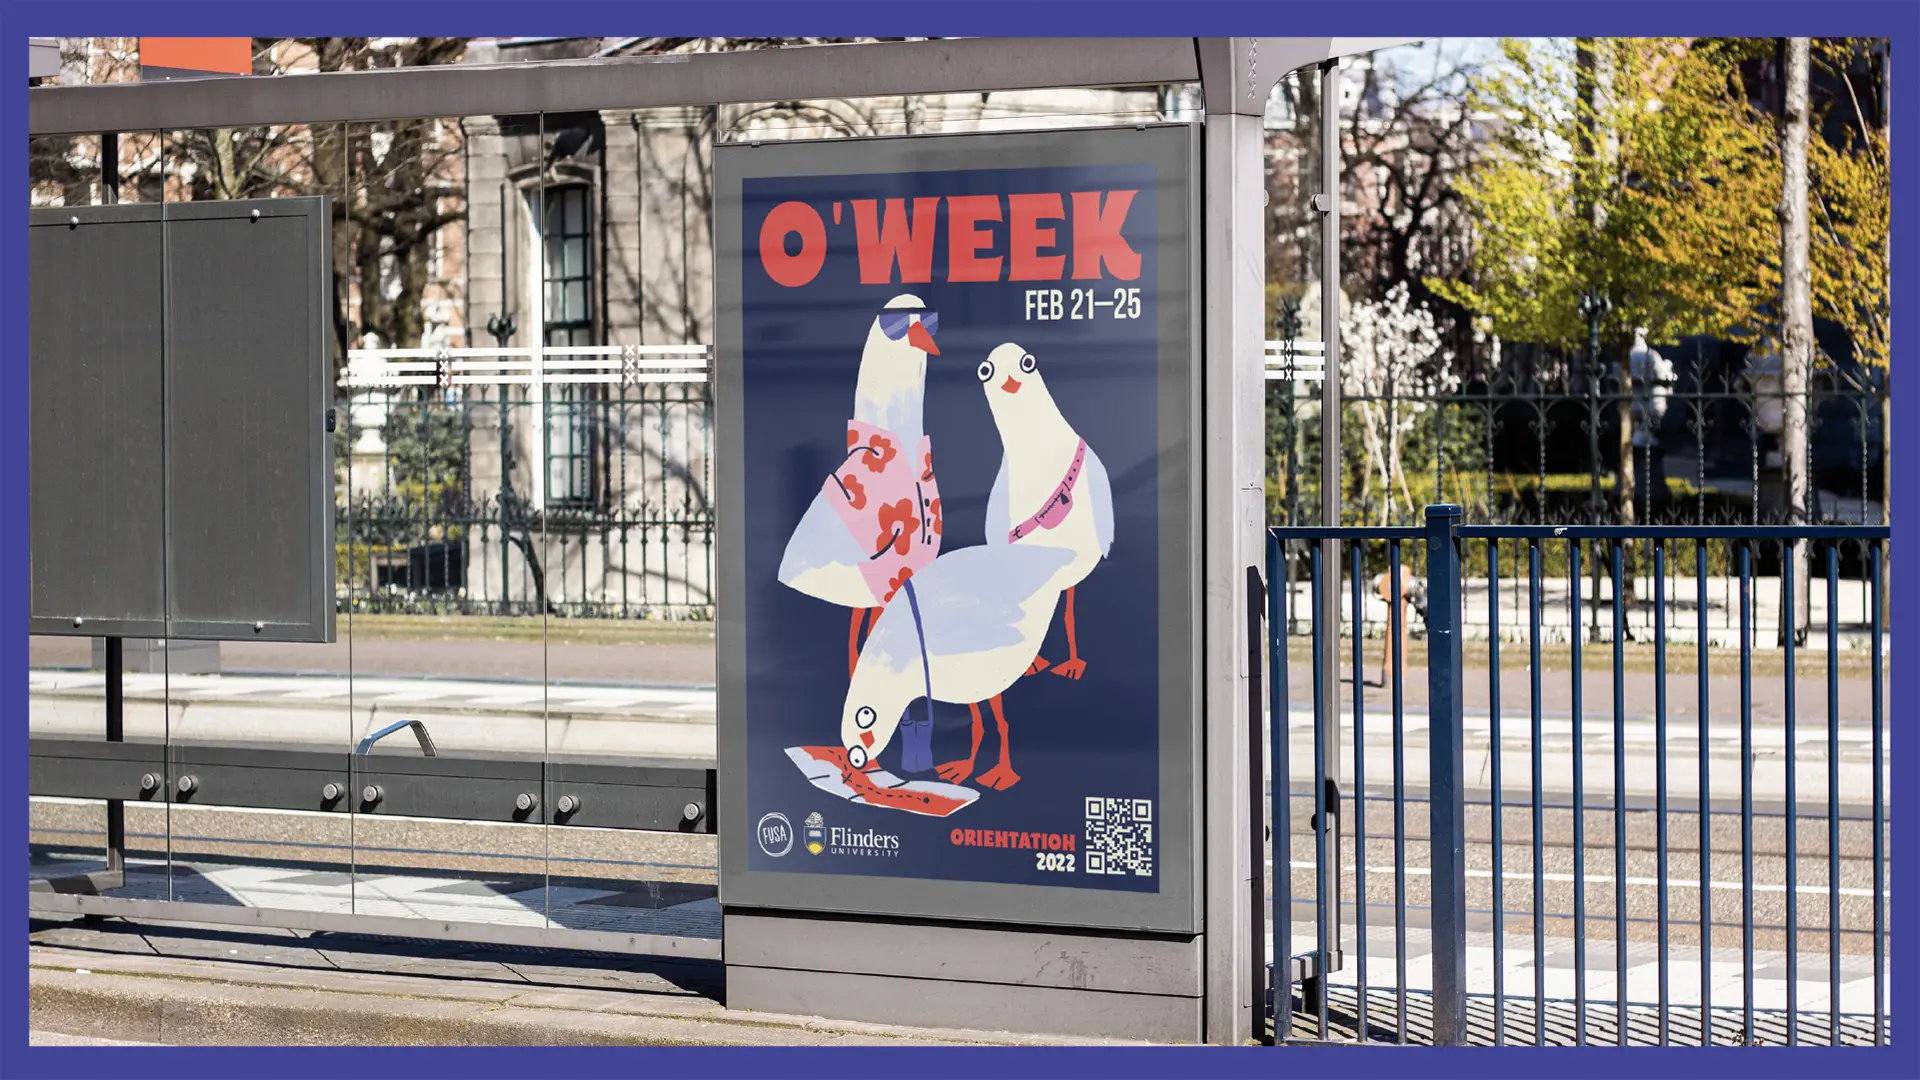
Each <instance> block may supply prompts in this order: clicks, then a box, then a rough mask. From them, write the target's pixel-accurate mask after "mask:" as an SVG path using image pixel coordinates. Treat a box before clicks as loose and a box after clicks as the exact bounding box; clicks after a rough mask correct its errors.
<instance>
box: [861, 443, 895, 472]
mask: <svg viewBox="0 0 1920 1080" xmlns="http://www.w3.org/2000/svg"><path fill="white" fill-rule="evenodd" d="M867 448H868V451H867V453H865V454H863V455H861V458H862V460H864V461H865V462H866V463H867V471H868V472H876V473H877V472H884V471H886V468H887V462H889V461H892V460H893V459H894V456H895V455H896V454H897V453H898V452H899V451H897V450H895V449H894V447H893V440H892V439H889V438H887V437H886V436H885V435H875V436H873V437H872V438H870V439H868V440H867Z"/></svg>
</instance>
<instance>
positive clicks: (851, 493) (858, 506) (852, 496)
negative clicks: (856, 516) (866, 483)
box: [840, 473, 867, 510]
mask: <svg viewBox="0 0 1920 1080" xmlns="http://www.w3.org/2000/svg"><path fill="white" fill-rule="evenodd" d="M840 490H842V491H844V492H846V493H847V505H848V506H851V507H853V508H854V509H855V510H865V509H866V508H867V489H866V488H865V487H862V486H861V484H860V478H859V477H857V476H855V475H853V474H852V473H848V474H847V475H845V476H842V477H840Z"/></svg>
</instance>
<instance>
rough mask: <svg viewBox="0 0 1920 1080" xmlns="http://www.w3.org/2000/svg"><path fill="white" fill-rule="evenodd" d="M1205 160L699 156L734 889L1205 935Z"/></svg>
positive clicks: (1028, 141) (758, 149)
mask: <svg viewBox="0 0 1920 1080" xmlns="http://www.w3.org/2000/svg"><path fill="white" fill-rule="evenodd" d="M1191 148H1192V139H1191V133H1190V131H1189V129H1187V128H1185V127H1155V128H1150V129H1138V130H1136V129H1125V130H1120V131H1097V132H1086V131H1082V132H1054V133H1046V134H1044V135H1020V136H1001V135H991V136H982V135H971V136H939V137H920V138H903V139H885V140H861V141H838V142H835V143H804V144H781V145H761V146H752V147H722V148H721V149H720V151H719V152H718V154H717V159H718V165H719V170H720V172H721V175H722V177H723V185H722V199H721V201H720V202H719V213H720V215H721V217H722V223H721V226H720V228H719V229H718V230H717V231H718V234H719V243H720V245H721V253H722V256H723V258H722V261H721V269H720V279H721V280H720V288H721V292H722V302H721V305H722V323H723V329H722V334H721V343H720V354H721V357H720V360H719V368H720V370H719V374H718V383H719V385H718V386H717V388H716V389H717V400H718V402H719V404H720V407H721V408H720V417H721V421H720V422H721V424H722V426H723V428H726V429H728V430H723V431H722V432H721V436H722V443H721V445H722V447H723V450H722V456H723V459H724V458H726V457H728V456H729V455H728V453H727V451H728V450H733V449H735V448H737V451H736V452H735V453H734V454H733V455H731V456H732V457H733V458H734V459H735V461H734V462H733V464H736V465H737V466H738V467H737V468H727V469H725V470H724V471H723V474H722V481H723V483H724V484H728V485H729V490H727V491H725V492H724V493H723V498H724V499H725V500H726V501H725V502H724V503H723V509H726V510H729V511H730V512H728V513H726V516H725V517H724V519H723V522H722V531H723V534H724V535H725V536H726V537H727V538H728V540H727V541H726V542H725V545H724V550H723V552H722V559H723V562H724V563H725V564H726V565H725V567H724V570H725V571H726V574H725V576H723V578H722V581H723V587H724V589H725V591H724V592H723V593H722V595H721V596H720V597H719V604H720V609H721V613H722V614H721V618H722V621H723V626H722V632H721V634H720V649H721V656H720V660H719V665H720V672H721V682H722V691H721V724H722V728H723V730H722V742H723V749H722V756H723V761H722V766H721V770H722V771H721V776H722V779H721V784H722V787H723V789H725V790H724V794H723V807H724V808H725V815H724V820H723V822H722V825H721V828H722V835H723V840H722V845H723V863H725V864H726V866H725V867H723V872H724V871H725V870H728V869H730V870H732V871H734V872H735V874H736V875H737V877H738V881H736V882H734V883H733V885H734V887H733V888H732V889H731V890H729V888H728V886H729V882H728V881H726V880H723V886H722V888H723V896H722V898H723V901H724V902H727V903H734V902H735V901H736V900H737V899H738V898H739V897H740V896H741V895H747V896H749V897H765V898H766V900H765V901H764V902H767V903H770V904H775V905H778V904H782V903H785V904H789V905H791V906H795V907H811V906H820V907H827V908H831V909H839V910H849V911H861V910H872V911H902V912H909V913H912V912H914V909H930V910H922V911H918V912H917V913H924V914H947V915H955V916H957V917H963V918H966V917H973V918H990V917H996V916H997V917H1007V916H1008V913H1009V912H1011V911H1012V910H1013V907H1012V906H1006V905H1005V904H1004V902H1005V901H1008V900H1011V899H1013V898H1015V897H1017V896H1021V895H1024V896H1026V897H1028V898H1029V899H1032V898H1035V897H1037V896H1038V895H1040V894H1053V895H1056V896H1058V897H1061V898H1062V899H1056V900H1055V901H1053V902H1052V903H1051V904H1043V905H1041V907H1043V908H1044V907H1049V906H1051V907H1054V908H1056V909H1057V910H1059V911H1060V912H1062V913H1063V915H1062V916H1056V918H1058V917H1063V916H1064V917H1071V916H1065V913H1067V912H1070V911H1072V910H1073V909H1074V908H1075V907H1076V906H1078V907H1079V908H1080V909H1081V911H1082V912H1085V913H1087V915H1090V917H1092V918H1093V919H1095V920H1100V919H1102V918H1103V915H1102V913H1103V912H1104V913H1105V914H1104V918H1105V919H1106V920H1108V921H1117V922H1120V923H1140V924H1144V923H1147V922H1153V921H1160V922H1165V923H1168V924H1169V925H1181V924H1184V922H1186V921H1189V920H1190V917H1191V916H1190V914H1188V913H1187V912H1186V911H1185V910H1184V909H1183V908H1182V905H1183V904H1184V905H1185V909H1190V908H1191V894H1192V891H1193V888H1192V878H1193V869H1192V865H1191V864H1192V847H1193V830H1194V818H1195V814H1194V810H1193V805H1192V804H1193V801H1194V800H1193V791H1194V790H1195V789H1194V783H1193V777H1192V771H1193V768H1194V761H1193V747H1194V743H1195V736H1194V728H1195V724H1196V710H1194V709H1193V708H1192V707H1191V704H1190V701H1191V694H1192V691H1191V685H1192V680H1191V675H1190V668H1188V667H1184V666H1183V665H1184V664H1186V663H1188V662H1189V660H1190V657H1191V634H1192V628H1191V622H1192V611H1191V608H1192V606H1193V604H1194V597H1193V595H1192V590H1191V586H1190V581H1191V577H1192V561H1193V557H1194V556H1193V550H1192V544H1191V542H1190V539H1189V537H1190V536H1191V533H1192V531H1193V529H1194V527H1195V525H1196V522H1197V519H1196V518H1195V517H1193V516H1192V515H1191V514H1188V513H1186V511H1185V510H1184V509H1183V508H1184V507H1186V506H1188V505H1190V503H1191V500H1192V494H1193V493H1192V491H1191V486H1192V485H1191V481H1190V479H1189V475H1190V473H1191V462H1190V461H1189V460H1188V458H1189V449H1190V447H1189V442H1190V431H1189V428H1190V415H1191V412H1192V404H1193V394H1192V391H1191V388H1190V387H1189V386H1188V385H1187V383H1188V381H1189V380H1190V378H1191V372H1192V370H1193V355H1192V353H1193V341H1194V333H1193V318H1192V312H1191V307H1192V296H1191V291H1192V285H1191V281H1192V275H1193V266H1194V259H1193V254H1192V252H1191V250H1190V248H1191V236H1192V230H1191V228H1190V224H1191V188H1190V183H1191V175H1190V174H1191V168H1190V162H1191ZM736 575H737V577H736ZM1183 575H1185V577H1184V578H1183ZM1183 581H1186V582H1188V583H1189V584H1188V585H1187V586H1186V587H1184V588H1183V587H1181V584H1182V582H1183ZM1170 800H1171V802H1172V805H1169V803H1170ZM749 883H750V884H749ZM743 885H744V886H745V887H744V888H743V887H742V886H743ZM1075 896H1078V897H1083V898H1085V897H1090V896H1091V897H1099V898H1106V902H1104V903H1102V902H1099V901H1098V900H1095V901H1092V902H1091V907H1088V906H1087V904H1088V901H1086V900H1084V899H1083V900H1075V899H1073V898H1074V897H1075ZM969 897H972V898H975V899H977V900H979V901H981V902H986V907H985V908H982V907H980V906H978V905H976V906H974V907H973V908H972V909H971V910H969V909H968V905H967V902H966V900H967V898H969ZM1114 898H1118V899H1117V900H1116V899H1114ZM1128 898H1132V899H1131V901H1129V899H1128ZM995 899H998V900H1000V901H1002V905H1001V906H1004V907H1005V910H1002V911H998V912H996V911H993V910H990V909H991V908H993V907H995V906H996V905H994V904H992V903H990V901H992V900H995ZM929 901H931V902H930V903H929ZM1035 910H1039V909H1037V908H1034V907H1033V906H1032V905H1031V904H1029V905H1026V906H1024V907H1021V908H1020V911H1022V912H1032V911H1035ZM1183 916H1184V917H1183ZM1082 917H1086V916H1082Z"/></svg>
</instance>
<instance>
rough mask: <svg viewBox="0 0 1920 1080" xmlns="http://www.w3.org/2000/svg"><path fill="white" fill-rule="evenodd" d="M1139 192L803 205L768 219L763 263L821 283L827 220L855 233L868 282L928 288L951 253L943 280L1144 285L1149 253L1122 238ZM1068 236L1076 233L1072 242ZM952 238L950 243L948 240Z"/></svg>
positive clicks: (795, 278) (778, 210)
mask: <svg viewBox="0 0 1920 1080" xmlns="http://www.w3.org/2000/svg"><path fill="white" fill-rule="evenodd" d="M1136 194H1138V192H1137V191H1134V190H1119V191H1070V192H1058V191H1047V192H1029V193H1023V194H1011V195H1005V196H1001V195H947V196H943V197H933V198H920V199H913V200H907V199H885V200H880V199H850V200H845V201H838V202H834V203H832V204H831V207H830V209H829V210H828V214H827V216H823V215H822V213H821V210H820V208H819V207H816V206H814V205H813V204H811V203H807V202H801V201H799V200H790V201H788V202H783V203H781V204H780V205H778V206H775V207H774V208H773V209H772V210H769V211H768V212H767V216H766V217H765V218H764V219H762V221H761V222H760V264H761V266H762V267H763V268H764V269H765V270H766V272H767V276H768V277H770V278H772V279H773V280H774V281H775V282H777V283H778V284H781V285H785V286H787V287H788V288H799V287H800V286H803V285H806V284H808V283H809V282H811V281H812V280H813V279H814V278H815V277H816V276H817V275H818V274H819V273H820V268H821V267H822V266H824V265H825V264H826V260H827V248H828V246H829V244H830V243H831V242H832V241H830V239H829V237H828V234H827V219H828V216H830V217H831V218H832V221H833V224H834V225H835V226H836V227H837V228H838V229H839V231H840V233H841V235H844V234H845V230H846V229H847V228H848V227H851V229H852V236H851V239H852V240H853V242H854V244H855V246H856V249H857V251H858V253H859V259H860V283H861V284H862V285H893V284H913V283H925V282H930V281H932V280H933V272H934V260H935V259H936V258H938V257H940V256H942V255H944V256H945V259H946V264H945V267H944V269H945V271H946V273H945V275H944V277H943V279H942V280H945V281H948V282H956V281H1062V280H1065V279H1066V278H1068V277H1069V276H1071V278H1072V279H1073V280H1075V281H1101V280H1105V279H1107V278H1109V277H1111V278H1114V279H1117V280H1120V281H1136V280H1138V279H1139V277H1140V253H1139V252H1137V251H1135V250H1134V249H1133V247H1132V245H1130V244H1128V243H1127V240H1126V237H1125V236H1122V235H1121V230H1122V228H1123V227H1124V226H1125V225H1126V221H1127V212H1128V211H1129V210H1130V209H1132V207H1133V197H1134V195H1136ZM1062 232H1065V233H1067V234H1068V235H1067V236H1065V237H1063V236H1061V235H1060V234H1061V233H1062ZM941 234H944V237H945V240H946V242H945V243H944V244H941V243H938V240H939V239H940V235H941Z"/></svg>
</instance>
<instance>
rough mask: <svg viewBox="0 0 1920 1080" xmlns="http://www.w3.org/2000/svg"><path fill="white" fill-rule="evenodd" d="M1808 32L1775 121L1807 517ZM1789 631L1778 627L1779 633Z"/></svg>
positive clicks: (1789, 424)
mask: <svg viewBox="0 0 1920 1080" xmlns="http://www.w3.org/2000/svg"><path fill="white" fill-rule="evenodd" d="M1810 44H1811V42H1810V39H1808V38H1788V39H1787V40H1786V43H1785V45H1786V47H1785V58H1786V63H1785V68H1784V70H1783V72H1782V75H1783V83H1782V87H1781V89H1782V94H1781V109H1780V112H1781V118H1780V119H1781V122H1780V162H1781V183H1780V207H1779V211H1778V213H1779V217H1780V315H1781V325H1780V374H1781V392H1782V394H1783V396H1784V400H1783V401H1782V402H1781V405H1782V408H1781V425H1780V466H1781V469H1782V471H1783V472H1784V473H1785V476H1786V481H1787V485H1786V486H1787V515H1788V518H1789V520H1791V521H1792V522H1794V523H1796V524H1799V523H1804V522H1805V521H1806V520H1807V507H1808V505H1809V501H1808V498H1807V496H1808V493H1809V488H1810V483H1809V482H1810V479H1811V478H1810V477H1809V476H1808V472H1809V471H1810V470H1809V467H1808V466H1809V463H1808V461H1807V389H1808V381H1809V377H1810V375H1811V373H1812V371H1813V297H1812V277H1811V273H1810V271H1809V269H1808V233H1807V216H1808V215H1807V140H1808V138H1809V137H1810V125H1809V123H1808V116H1807V113H1808V108H1807V96H1808V95H1807V83H1808V70H1807V69H1808V50H1809V46H1810ZM1792 558H1793V571H1794V602H1795V610H1794V620H1793V626H1792V633H1793V635H1794V639H1795V640H1796V641H1803V640H1805V637H1806V628H1807V626H1808V618H1807V601H1808V600H1809V599H1810V598H1811V596H1812V590H1811V588H1809V583H1808V581H1807V545H1806V543H1805V542H1799V543H1795V544H1794V545H1793V551H1792ZM1787 632H1788V629H1787V627H1786V626H1784V625H1783V626H1782V627H1781V634H1782V635H1783V638H1784V635H1785V634H1786V633H1787Z"/></svg>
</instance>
